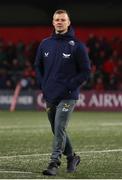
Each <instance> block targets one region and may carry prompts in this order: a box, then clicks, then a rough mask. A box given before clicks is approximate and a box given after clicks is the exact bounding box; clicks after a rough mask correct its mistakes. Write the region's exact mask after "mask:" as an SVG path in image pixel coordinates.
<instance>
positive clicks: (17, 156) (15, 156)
mask: <svg viewBox="0 0 122 180" xmlns="http://www.w3.org/2000/svg"><path fill="white" fill-rule="evenodd" d="M110 152H122V149H106V150H93V151H92V150H91V151H77V152H76V153H77V154H83V153H87V154H89V153H110ZM50 155H51V154H50V153H44V154H23V155H22V154H21V155H13V156H0V159H4V158H7V159H8V158H19V157H20V158H23V157H34V156H35V157H36V156H50Z"/></svg>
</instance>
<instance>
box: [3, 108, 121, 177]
mask: <svg viewBox="0 0 122 180" xmlns="http://www.w3.org/2000/svg"><path fill="white" fill-rule="evenodd" d="M67 131H68V133H69V136H70V138H71V141H72V144H73V147H74V150H75V151H76V152H77V153H78V154H79V155H80V157H81V163H80V165H79V166H78V168H77V171H76V172H75V173H73V174H68V173H67V172H66V158H65V157H64V156H62V164H61V167H60V168H59V171H58V174H57V176H56V177H53V179H120V178H122V113H121V112H116V113H114V112H73V114H72V116H71V120H70V122H69V126H68V129H67ZM52 138H53V135H52V133H51V129H50V125H49V122H48V120H47V115H46V112H37V111H15V112H8V111H1V112H0V179H48V178H52V177H45V176H43V175H42V173H41V172H42V170H43V169H45V168H46V167H47V164H48V160H49V158H50V153H51V150H52Z"/></svg>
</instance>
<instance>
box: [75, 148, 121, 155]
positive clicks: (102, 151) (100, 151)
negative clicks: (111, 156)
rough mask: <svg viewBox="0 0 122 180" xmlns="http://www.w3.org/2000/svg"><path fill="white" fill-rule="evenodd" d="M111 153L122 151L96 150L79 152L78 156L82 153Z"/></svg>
mask: <svg viewBox="0 0 122 180" xmlns="http://www.w3.org/2000/svg"><path fill="white" fill-rule="evenodd" d="M110 152H122V149H106V150H94V151H79V152H77V153H78V154H82V153H110Z"/></svg>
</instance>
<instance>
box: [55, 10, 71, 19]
mask: <svg viewBox="0 0 122 180" xmlns="http://www.w3.org/2000/svg"><path fill="white" fill-rule="evenodd" d="M63 13H65V14H67V16H68V18H69V19H70V15H69V12H67V10H65V9H58V10H56V11H55V12H54V14H53V17H54V15H55V14H63Z"/></svg>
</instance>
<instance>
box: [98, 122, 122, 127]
mask: <svg viewBox="0 0 122 180" xmlns="http://www.w3.org/2000/svg"><path fill="white" fill-rule="evenodd" d="M101 125H102V126H122V122H113V123H102V124H101Z"/></svg>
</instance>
